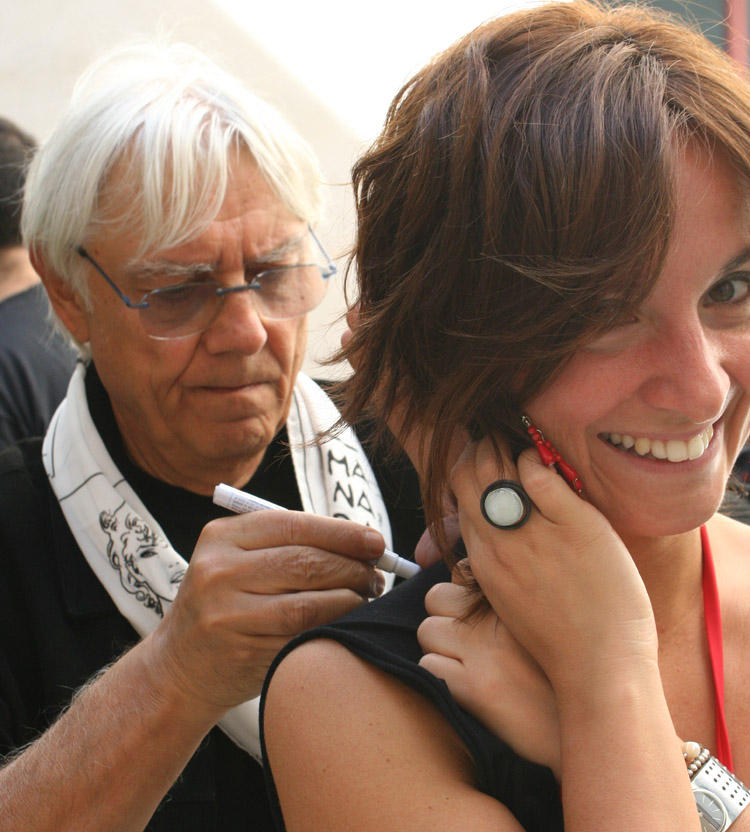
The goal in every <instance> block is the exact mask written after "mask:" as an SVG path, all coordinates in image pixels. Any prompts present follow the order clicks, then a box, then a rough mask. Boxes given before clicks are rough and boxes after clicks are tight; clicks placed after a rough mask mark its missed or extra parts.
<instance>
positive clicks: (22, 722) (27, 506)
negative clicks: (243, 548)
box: [0, 367, 424, 832]
mask: <svg viewBox="0 0 750 832" xmlns="http://www.w3.org/2000/svg"><path fill="white" fill-rule="evenodd" d="M86 393H87V397H88V400H89V408H90V410H91V415H92V419H93V420H94V423H95V424H96V427H97V429H98V430H99V432H100V434H101V436H102V439H103V440H104V442H105V445H106V446H107V448H108V450H109V451H110V454H111V456H112V458H113V460H114V462H115V463H116V465H117V466H118V468H119V469H120V471H121V472H122V474H123V475H124V476H125V477H126V478H127V479H128V481H129V482H130V484H131V485H132V486H133V488H134V490H135V491H136V493H137V494H138V495H139V497H140V498H141V499H142V501H143V502H144V504H145V505H147V506H148V508H149V511H150V512H151V513H152V515H153V516H154V518H155V519H156V521H157V522H158V523H159V525H160V526H161V528H162V529H163V530H164V532H165V534H166V535H167V536H168V538H169V539H170V541H171V543H172V545H173V546H174V548H175V549H176V550H177V551H178V552H180V554H182V555H183V557H185V558H186V559H188V560H189V558H190V554H191V553H192V551H193V548H194V546H195V543H196V541H197V539H198V536H199V534H200V531H201V530H202V528H203V526H204V525H205V524H206V523H207V522H208V521H209V520H211V519H213V518H215V517H220V516H227V514H228V512H227V511H226V510H225V509H223V508H221V507H219V506H216V505H214V503H213V502H212V500H211V498H210V497H203V496H200V495H197V494H193V493H192V492H189V491H185V490H184V489H181V488H176V487H175V486H171V485H167V484H166V483H164V482H161V481H160V480H157V479H155V478H154V477H151V476H150V475H148V474H146V473H145V472H143V471H141V470H140V469H139V468H137V467H136V466H135V465H134V464H133V463H132V462H131V461H130V459H129V458H128V455H127V452H126V451H125V448H124V445H123V442H122V440H121V438H120V436H119V432H118V430H117V427H116V424H115V421H114V417H113V414H112V409H111V406H110V403H109V398H108V396H107V394H106V392H105V391H104V388H103V387H102V385H101V382H100V381H99V379H98V377H97V375H96V372H95V370H94V368H93V367H90V368H89V370H88V372H87V374H86ZM285 441H286V438H285V432H284V431H282V432H281V433H280V434H279V436H277V437H276V439H275V440H274V442H273V443H272V444H271V445H270V446H269V448H268V450H267V452H266V454H265V456H264V458H263V461H262V463H261V465H260V467H259V469H258V471H257V472H256V474H255V476H254V477H253V478H252V479H251V480H250V483H248V484H247V486H246V488H247V489H248V490H250V491H252V492H253V493H256V494H258V495H259V496H262V497H264V498H265V499H268V500H271V501H272V502H275V503H279V504H281V505H284V506H286V507H288V508H301V505H300V502H299V494H298V491H297V486H296V480H295V477H294V469H293V465H292V462H291V458H290V456H289V454H288V452H287V448H286V446H285ZM379 473H380V474H382V473H383V468H382V467H380V469H379ZM415 482H416V480H415V479H414V474H413V471H411V472H410V471H409V470H408V468H407V466H406V465H405V464H404V466H403V469H402V471H401V472H400V473H399V474H398V476H396V477H393V478H392V481H390V482H385V483H381V485H382V490H383V491H384V498H385V499H386V505H388V507H389V510H390V508H391V506H390V505H389V500H388V497H387V496H386V494H391V495H393V494H399V495H400V496H401V503H402V506H406V509H404V510H402V512H401V513H402V515H403V516H405V517H408V518H410V522H409V523H401V524H399V523H398V522H394V523H393V525H394V535H395V537H396V538H397V539H398V540H399V544H400V545H401V547H402V554H403V553H407V552H411V551H412V550H413V545H414V543H415V541H416V539H418V536H419V534H420V532H421V530H422V529H423V528H424V525H423V521H422V520H421V516H420V515H419V512H418V511H417V510H415V508H414V505H415V503H418V497H417V495H416V492H415V490H414V486H415ZM404 512H405V513H404ZM397 514H398V512H397ZM404 547H407V548H404ZM0 633H2V638H0V753H8V752H9V751H11V750H14V749H17V748H19V747H20V746H22V745H24V744H25V743H28V742H30V741H31V740H33V739H34V738H35V737H36V736H38V734H39V733H41V732H43V731H44V730H46V728H47V727H49V725H50V724H51V722H52V721H53V720H54V719H55V717H56V716H57V714H58V713H59V712H60V710H61V709H62V708H64V707H65V706H66V705H67V704H68V703H69V702H70V698H71V695H72V693H73V692H74V691H75V690H76V689H77V688H79V687H80V686H81V685H82V684H83V683H84V682H86V681H87V680H88V679H89V678H90V677H91V676H92V675H93V674H94V673H95V672H97V671H98V670H99V669H101V668H102V667H104V666H105V665H107V664H109V663H110V662H112V661H113V660H115V659H116V658H117V657H118V656H119V655H121V653H122V652H123V651H124V650H125V649H126V648H127V647H129V646H130V645H132V644H134V643H135V642H136V641H137V640H138V636H137V634H136V632H135V631H134V630H133V628H132V627H131V625H130V624H129V622H128V621H127V620H126V619H125V618H124V617H123V616H122V615H121V614H120V613H119V612H118V611H117V609H116V607H115V605H114V603H113V602H112V600H111V599H110V597H109V595H108V594H107V592H106V591H105V590H104V589H103V587H102V586H101V584H100V583H99V581H98V580H97V579H96V577H95V576H94V573H93V572H92V571H91V569H90V567H89V566H88V563H87V562H86V560H85V558H84V557H83V555H82V554H81V552H80V550H79V548H78V546H77V544H76V542H75V539H74V538H73V536H72V534H71V532H70V529H69V528H68V526H67V523H66V522H65V519H64V517H63V514H62V512H61V510H60V507H59V505H58V503H57V500H56V499H55V497H54V494H53V493H52V491H51V489H50V487H49V483H48V480H47V476H46V473H45V472H44V469H43V466H42V462H41V440H40V439H32V440H26V441H24V442H22V443H19V444H18V445H16V446H13V447H11V448H8V449H7V450H6V451H4V452H3V453H2V454H0ZM133 764H134V765H137V760H134V761H133ZM273 828H274V824H273V820H272V817H271V813H270V810H269V806H268V801H267V798H266V793H265V786H264V782H263V773H262V770H261V767H260V766H259V765H258V764H257V763H256V762H255V761H254V760H253V759H252V758H251V757H250V756H249V755H248V754H246V753H245V752H244V751H242V750H240V749H239V748H238V747H237V746H236V745H235V744H234V743H233V742H232V741H231V740H229V739H228V738H227V737H226V736H225V735H224V733H223V732H222V731H221V730H220V729H218V728H214V729H213V730H212V731H211V732H210V733H209V734H208V735H207V737H206V738H205V739H204V741H203V743H202V744H201V747H200V748H199V750H198V751H197V752H196V754H195V755H194V756H193V758H192V759H191V761H190V762H189V763H188V765H187V766H186V768H185V770H184V772H183V774H182V776H181V777H180V778H179V780H178V782H177V783H176V784H175V785H174V787H173V788H172V789H171V790H170V792H169V793H168V795H167V797H166V798H165V799H164V801H163V802H162V804H161V806H160V808H159V809H158V810H157V812H156V814H155V815H154V817H153V818H152V820H151V822H150V823H149V825H148V827H147V829H148V830H149V832H167V830H169V832H175V831H176V830H179V832H211V831H212V830H221V832H234V830H237V832H239V830H243V832H247V830H249V829H252V830H272V829H273Z"/></svg>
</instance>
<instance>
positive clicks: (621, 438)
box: [602, 425, 714, 462]
mask: <svg viewBox="0 0 750 832" xmlns="http://www.w3.org/2000/svg"><path fill="white" fill-rule="evenodd" d="M713 435H714V429H713V426H711V425H709V426H708V427H707V428H706V429H705V430H704V431H701V433H699V434H697V435H696V436H693V437H692V438H691V439H690V440H688V441H687V442H685V441H684V440H682V439H670V440H668V441H667V442H664V441H663V440H661V439H647V438H646V437H644V436H639V437H637V438H633V437H632V436H628V434H626V433H610V434H606V433H605V434H602V436H603V437H604V438H605V439H608V440H609V442H610V443H611V444H612V445H621V446H622V447H623V448H625V449H626V450H629V449H630V448H633V450H634V451H635V452H636V453H637V454H638V456H646V455H647V454H651V456H653V457H654V459H666V460H669V462H684V461H685V460H686V459H698V458H699V457H701V456H703V454H704V453H705V451H706V448H708V446H709V444H710V442H711V439H712V438H713Z"/></svg>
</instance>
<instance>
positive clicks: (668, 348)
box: [642, 323, 732, 424]
mask: <svg viewBox="0 0 750 832" xmlns="http://www.w3.org/2000/svg"><path fill="white" fill-rule="evenodd" d="M724 352H725V351H724V349H723V342H722V338H721V333H720V332H715V331H713V330H708V331H706V330H705V329H704V328H703V327H702V326H701V325H700V324H699V323H696V324H695V325H693V326H683V327H682V328H681V329H680V330H675V331H672V332H663V333H661V337H659V338H658V339H655V341H654V343H653V345H652V349H651V350H650V355H649V356H647V357H646V356H644V358H645V360H646V366H647V371H648V373H649V374H648V378H647V380H646V382H645V383H644V385H643V386H642V394H643V396H644V398H645V399H646V401H647V403H648V404H649V405H650V406H651V407H656V408H659V409H662V410H672V411H674V412H675V413H679V414H682V415H683V416H685V417H687V418H689V419H690V421H691V422H693V423H694V424H703V423H706V422H710V421H714V420H715V419H717V418H718V416H720V415H721V413H722V411H723V408H724V403H725V401H726V398H727V395H728V393H729V390H730V387H731V384H732V381H731V377H730V374H729V373H728V371H727V369H726V367H725V358H726V357H725V355H724Z"/></svg>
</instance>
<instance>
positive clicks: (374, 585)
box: [370, 570, 385, 598]
mask: <svg viewBox="0 0 750 832" xmlns="http://www.w3.org/2000/svg"><path fill="white" fill-rule="evenodd" d="M384 589H385V575H384V574H383V573H382V572H380V571H378V570H375V574H374V576H373V579H372V582H371V584H370V595H371V596H372V597H373V598H377V597H378V596H379V595H382V594H383V590H384Z"/></svg>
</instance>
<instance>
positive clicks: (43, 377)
mask: <svg viewBox="0 0 750 832" xmlns="http://www.w3.org/2000/svg"><path fill="white" fill-rule="evenodd" d="M48 310H49V304H48V302H47V295H46V293H45V291H44V288H43V287H42V285H41V284H39V285H37V286H32V287H31V288H30V289H27V290H26V291H25V292H19V293H18V294H15V295H11V296H10V297H7V298H5V300H2V301H0V449H2V448H4V447H6V446H7V445H12V444H13V443H14V442H18V440H19V439H24V438H26V437H29V436H42V435H43V434H44V432H45V431H46V430H47V424H48V422H49V420H50V417H51V416H52V414H53V413H54V412H55V409H56V408H57V406H58V405H59V404H60V402H61V401H62V400H63V398H64V396H65V391H66V390H67V388H68V381H69V380H70V374H71V373H72V372H73V367H75V363H76V353H75V350H74V349H73V348H72V347H71V346H70V345H69V344H68V343H67V342H66V341H65V340H64V339H63V338H62V336H60V335H59V334H58V333H56V332H55V331H54V330H53V328H52V325H51V323H50V321H49V320H48Z"/></svg>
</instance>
